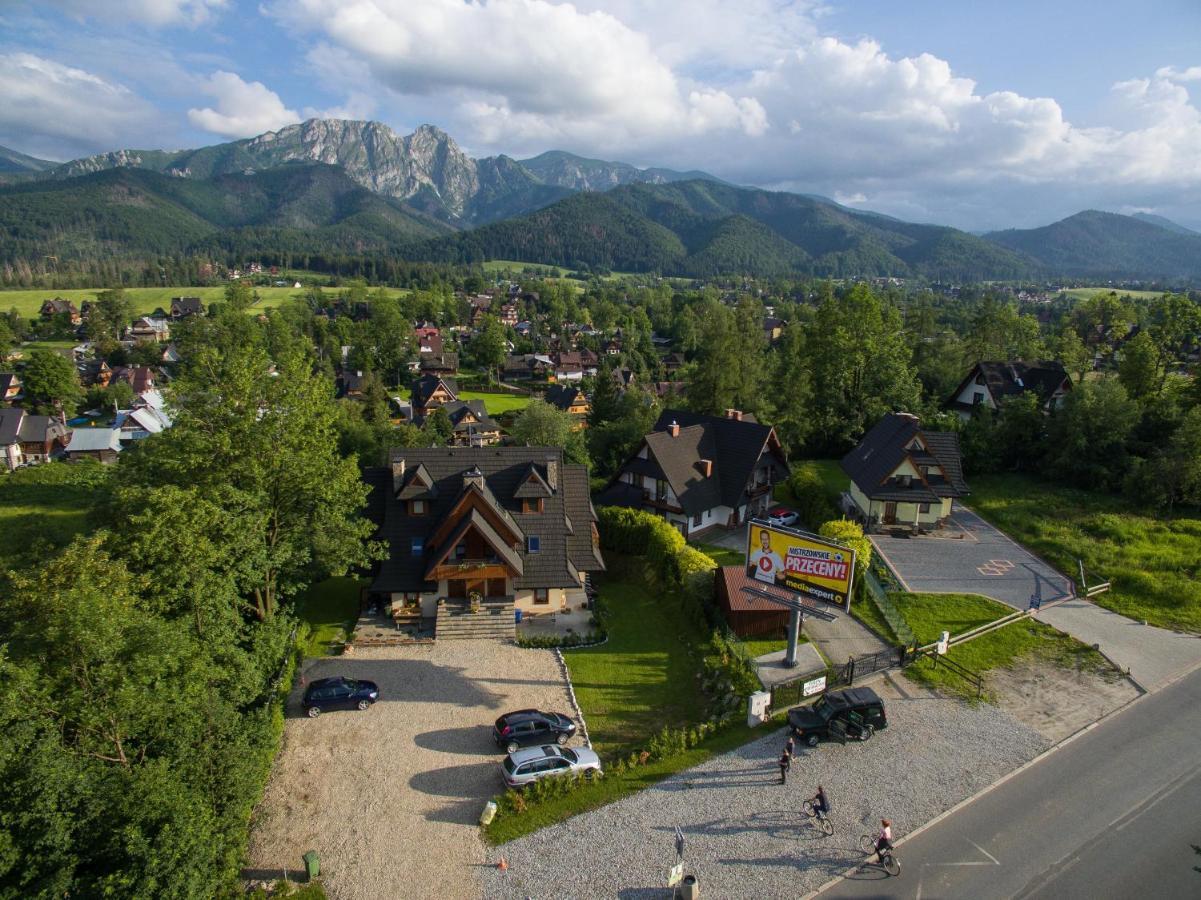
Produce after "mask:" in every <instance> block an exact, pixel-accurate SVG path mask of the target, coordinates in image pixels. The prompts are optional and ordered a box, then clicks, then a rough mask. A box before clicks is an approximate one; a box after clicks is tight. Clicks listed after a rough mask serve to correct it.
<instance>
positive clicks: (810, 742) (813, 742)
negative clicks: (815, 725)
mask: <svg viewBox="0 0 1201 900" xmlns="http://www.w3.org/2000/svg"><path fill="white" fill-rule="evenodd" d="M805 743H806V744H808V745H809V746H810V747H816V746H817V735H816V734H811V735H809V737H807V738H805Z"/></svg>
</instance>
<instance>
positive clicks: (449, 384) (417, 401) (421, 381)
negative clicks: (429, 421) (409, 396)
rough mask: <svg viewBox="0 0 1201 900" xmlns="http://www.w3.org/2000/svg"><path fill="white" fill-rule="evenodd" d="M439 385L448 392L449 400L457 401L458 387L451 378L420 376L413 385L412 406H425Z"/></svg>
mask: <svg viewBox="0 0 1201 900" xmlns="http://www.w3.org/2000/svg"><path fill="white" fill-rule="evenodd" d="M439 385H441V386H442V387H444V388H445V389H446V390H448V391H450V395H451V399H453V400H457V399H459V385H458V384H457V383H456V382H455V380H454V379H453V378H442V377H439V376H437V375H422V376H421V377H420V378H418V379H417V380H416V381H415V382H414V383H413V406H425V405H426V404H427V403H429V399H430V397H432V396H433V394H434V391H436V390H437V389H438V386H439Z"/></svg>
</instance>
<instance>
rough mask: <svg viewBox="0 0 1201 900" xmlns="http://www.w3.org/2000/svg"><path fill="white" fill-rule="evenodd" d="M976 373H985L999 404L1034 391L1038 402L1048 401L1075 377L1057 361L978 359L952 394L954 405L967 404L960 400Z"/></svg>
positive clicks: (985, 377)
mask: <svg viewBox="0 0 1201 900" xmlns="http://www.w3.org/2000/svg"><path fill="white" fill-rule="evenodd" d="M977 375H983V376H984V384H985V386H986V387H987V388H988V392H989V393H990V394H991V395H992V399H993V402H995V403H998V404H999V403H1000V402H1001V401H1002V400H1004V399H1005V398H1006V397H1016V396H1018V395H1019V394H1021V393H1024V392H1025V391H1032V392H1033V393H1034V394H1035V395H1037V397H1038V399H1039V402H1041V403H1043V404H1046V403H1047V402H1049V401H1050V400H1051V397H1052V396H1053V395H1054V394H1055V392H1056V391H1057V390H1058V389H1059V388H1060V386H1061V385H1063V383H1064V382H1065V381H1066V382H1067V384H1068V387H1069V388H1071V386H1072V380H1071V378H1070V377H1069V376H1068V373H1067V370H1065V369H1064V367H1063V364H1062V363H1059V362H1055V361H1054V360H1052V361H1048V362H1023V361H1022V360H1016V361H1014V362H978V363H976V365H975V366H973V367H972V370H971V371H970V372H968V374H967V377H966V378H964V379H963V381H961V382H960V383H959V387H957V388H956V389H955V393H954V394H952V395H951V404H952V405H955V406H960V407H962V406H965V405H966V404H962V403H958V398H959V395H960V394H961V393H963V389H964V388H965V387H967V386H968V384H970V383H972V382H974V381H975V379H976V376H977Z"/></svg>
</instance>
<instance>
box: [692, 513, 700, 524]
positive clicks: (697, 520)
mask: <svg viewBox="0 0 1201 900" xmlns="http://www.w3.org/2000/svg"><path fill="white" fill-rule="evenodd" d="M700 526H701V513H697V514H696V515H695V516H693V517H692V527H693V528H700Z"/></svg>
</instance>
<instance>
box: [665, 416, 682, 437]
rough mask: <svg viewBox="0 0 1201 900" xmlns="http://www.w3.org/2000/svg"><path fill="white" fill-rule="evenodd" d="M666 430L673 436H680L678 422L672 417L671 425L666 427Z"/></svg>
mask: <svg viewBox="0 0 1201 900" xmlns="http://www.w3.org/2000/svg"><path fill="white" fill-rule="evenodd" d="M667 431H668V433H669V434H670V435H671V436H672V437H673V438H678V437H679V436H680V423H679V422H677V421H676V420H675V419H672V420H671V425H669V426H668V427H667Z"/></svg>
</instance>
